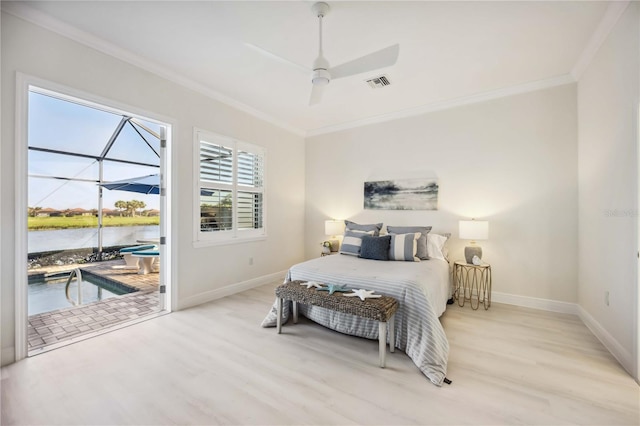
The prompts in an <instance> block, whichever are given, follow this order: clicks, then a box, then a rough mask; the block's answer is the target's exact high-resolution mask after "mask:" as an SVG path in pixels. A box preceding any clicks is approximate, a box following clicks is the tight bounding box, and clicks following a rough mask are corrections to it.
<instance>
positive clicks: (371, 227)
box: [344, 220, 382, 237]
mask: <svg viewBox="0 0 640 426" xmlns="http://www.w3.org/2000/svg"><path fill="white" fill-rule="evenodd" d="M344 225H345V227H346V230H347V231H364V232H367V231H373V235H375V236H376V237H377V236H378V235H380V230H381V229H382V223H371V224H367V225H360V224H359V223H355V222H351V221H350V220H345V221H344Z"/></svg>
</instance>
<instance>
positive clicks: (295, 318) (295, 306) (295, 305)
mask: <svg viewBox="0 0 640 426" xmlns="http://www.w3.org/2000/svg"><path fill="white" fill-rule="evenodd" d="M292 304H293V323H294V324H297V323H298V302H292Z"/></svg>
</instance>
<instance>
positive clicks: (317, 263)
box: [262, 255, 450, 386]
mask: <svg viewBox="0 0 640 426" xmlns="http://www.w3.org/2000/svg"><path fill="white" fill-rule="evenodd" d="M291 280H305V281H317V282H322V283H326V284H338V285H345V286H347V287H349V288H362V289H367V290H375V292H376V293H380V294H384V295H387V296H391V297H394V298H396V299H397V300H398V302H400V307H399V308H398V311H397V312H396V316H395V336H396V341H395V342H394V345H395V347H396V348H398V349H400V350H402V351H404V352H405V353H406V354H407V355H408V356H409V357H410V358H411V359H412V360H413V362H414V363H415V364H416V366H417V367H418V368H419V369H420V371H422V373H423V374H424V375H425V376H427V377H428V378H429V380H431V382H432V383H434V384H435V385H438V386H440V385H442V382H443V380H444V378H445V375H446V372H447V358H448V356H449V342H448V341H447V336H446V335H445V333H444V329H443V328H442V324H440V320H439V317H440V315H442V313H443V312H444V311H445V309H446V306H447V299H448V298H449V296H450V282H449V265H448V263H447V262H446V261H442V260H435V259H434V260H429V261H427V262H384V261H377V260H370V259H362V258H359V257H355V256H344V255H334V256H324V257H321V258H318V259H312V260H309V261H306V262H303V263H299V264H297V265H294V266H293V267H291V269H289V272H288V274H287V281H291ZM290 309H291V303H285V304H284V307H283V315H284V320H285V321H286V320H287V319H288V317H289V313H290ZM299 310H300V313H301V314H303V315H304V316H305V317H307V318H309V319H310V320H312V321H314V322H316V323H318V324H321V325H323V326H325V327H328V328H331V329H333V330H336V331H339V332H341V333H345V334H350V335H354V336H359V337H365V338H368V339H378V323H377V322H376V321H373V320H369V319H366V318H360V317H356V316H354V315H348V314H342V313H339V312H334V311H330V310H327V309H324V308H320V307H317V306H305V305H300V306H299ZM276 318H277V317H276V305H275V303H274V305H273V306H272V308H271V310H270V311H269V313H268V315H267V317H266V318H265V319H264V321H263V322H262V326H263V327H274V326H275V325H276Z"/></svg>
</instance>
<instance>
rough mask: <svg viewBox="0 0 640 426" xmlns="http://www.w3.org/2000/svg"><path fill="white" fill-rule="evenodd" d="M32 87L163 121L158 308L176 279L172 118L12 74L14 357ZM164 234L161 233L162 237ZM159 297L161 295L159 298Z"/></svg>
mask: <svg viewBox="0 0 640 426" xmlns="http://www.w3.org/2000/svg"><path fill="white" fill-rule="evenodd" d="M32 87H35V88H37V89H38V90H39V91H42V92H47V91H50V92H53V93H55V95H56V96H57V97H59V98H61V99H65V98H66V99H68V100H71V101H81V103H82V104H84V105H87V106H92V104H93V105H94V106H96V107H98V108H100V109H103V110H107V111H112V112H114V113H117V114H122V113H127V114H131V115H134V116H139V117H141V118H145V119H147V120H150V121H154V122H158V123H160V124H162V125H164V126H166V127H165V128H166V132H165V135H166V144H165V147H164V148H161V155H160V175H161V191H160V192H161V196H160V236H161V239H162V240H163V241H164V242H165V243H164V244H161V245H160V255H161V259H162V261H161V262H160V285H161V286H162V285H165V286H166V287H165V288H166V292H165V293H164V298H163V297H161V298H160V304H161V307H162V308H163V309H164V310H165V312H171V311H172V310H175V307H176V300H177V299H176V297H175V296H176V295H177V288H176V285H177V279H176V268H175V265H174V259H175V256H174V247H175V244H173V235H175V234H174V232H173V230H174V226H175V224H174V223H173V219H172V217H173V215H172V214H171V213H172V210H173V208H174V207H173V202H172V197H171V194H172V188H173V184H172V182H173V178H172V163H173V155H174V150H173V149H172V145H173V144H172V143H171V142H172V135H173V134H174V132H175V131H176V123H175V120H173V119H171V118H169V117H165V116H162V115H160V114H156V113H153V112H150V111H144V110H142V109H140V108H137V107H133V106H131V105H127V104H124V103H121V102H118V101H114V100H112V99H107V98H103V97H101V96H98V95H94V94H92V93H87V92H84V91H82V90H78V89H74V88H72V87H68V86H65V85H62V84H58V83H54V82H51V81H48V80H44V79H41V78H38V77H35V76H31V75H27V74H23V73H17V75H16V118H15V141H16V143H15V188H16V192H15V200H14V202H15V228H14V229H15V264H14V268H15V269H14V279H15V290H14V291H15V311H14V322H15V346H14V347H15V361H19V360H21V359H24V358H26V357H27V355H28V336H27V325H28V318H29V310H28V288H27V285H28V273H27V267H28V265H27V256H26V254H27V252H28V230H27V213H28V212H27V207H28V205H27V204H28V145H29V138H28V114H29V91H30V89H31V88H32ZM162 237H164V238H162ZM163 299H164V300H163Z"/></svg>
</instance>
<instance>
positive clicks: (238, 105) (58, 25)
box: [1, 1, 305, 137]
mask: <svg viewBox="0 0 640 426" xmlns="http://www.w3.org/2000/svg"><path fill="white" fill-rule="evenodd" d="M1 5H2V11H3V12H6V13H9V14H11V15H13V16H16V17H18V18H20V19H23V20H25V21H27V22H30V23H32V24H34V25H37V26H39V27H42V28H45V29H47V30H49V31H53V32H55V33H57V34H60V35H62V36H64V37H66V38H69V39H71V40H73V41H75V42H78V43H80V44H83V45H85V46H88V47H91V48H93V49H95V50H97V51H99V52H102V53H105V54H107V55H109V56H112V57H114V58H116V59H119V60H121V61H124V62H127V63H129V64H131V65H133V66H135V67H138V68H141V69H144V70H146V71H149V72H151V73H153V74H156V75H158V76H160V77H162V78H164V79H166V80H169V81H171V82H173V83H176V84H178V85H180V86H183V87H185V88H187V89H191V90H194V91H196V92H198V93H200V94H202V95H205V96H207V97H209V98H212V99H214V100H216V101H218V102H221V103H223V104H225V105H227V106H230V107H232V108H235V109H237V110H240V111H242V112H244V113H247V114H250V115H252V116H254V117H256V118H258V119H260V120H262V121H265V122H267V123H270V124H273V125H274V126H277V127H280V128H282V129H284V130H287V131H289V132H291V133H294V134H296V135H298V136H303V137H304V136H305V131H304V130H302V129H299V128H297V127H294V126H291V125H290V124H288V123H285V122H283V121H280V120H278V119H276V118H274V117H272V116H271V115H269V114H266V113H264V112H262V111H260V110H258V109H256V108H253V107H251V106H249V105H247V104H245V103H242V102H239V101H237V100H235V99H232V98H230V97H228V96H226V95H223V94H222V93H220V92H217V91H215V90H213V89H211V88H209V87H207V86H205V85H203V84H200V83H198V82H195V81H193V80H191V79H189V78H187V77H184V76H183V75H180V74H178V73H174V72H171V71H169V70H167V69H166V67H164V66H162V65H160V64H158V63H156V62H154V61H150V60H148V59H145V58H142V57H140V56H139V55H137V54H135V53H133V52H131V51H129V50H126V49H123V48H122V47H119V46H116V45H115V44H113V43H109V42H107V41H106V40H104V39H102V38H100V37H96V36H94V35H92V34H89V33H87V32H85V31H82V30H80V29H78V28H76V27H73V26H71V25H69V24H67V23H65V22H62V21H60V20H59V19H56V18H53V17H51V16H50V15H47V14H46V13H43V12H40V11H39V10H36V9H34V8H32V7H30V6H28V5H26V4H24V3H22V2H17V1H9V2H5V1H3V2H1Z"/></svg>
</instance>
